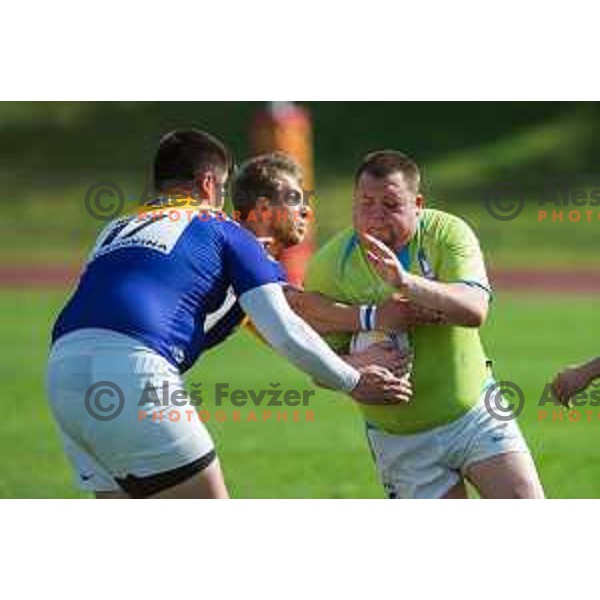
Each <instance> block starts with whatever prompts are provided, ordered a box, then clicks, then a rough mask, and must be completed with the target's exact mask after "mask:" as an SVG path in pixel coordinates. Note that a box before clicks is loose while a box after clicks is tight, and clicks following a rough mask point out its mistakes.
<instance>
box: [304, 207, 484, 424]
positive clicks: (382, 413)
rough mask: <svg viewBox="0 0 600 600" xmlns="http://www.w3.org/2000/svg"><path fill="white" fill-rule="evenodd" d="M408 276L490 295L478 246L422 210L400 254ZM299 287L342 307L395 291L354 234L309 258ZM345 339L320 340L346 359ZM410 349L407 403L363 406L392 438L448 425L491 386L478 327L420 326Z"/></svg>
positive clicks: (469, 234) (442, 216) (450, 219)
mask: <svg viewBox="0 0 600 600" xmlns="http://www.w3.org/2000/svg"><path fill="white" fill-rule="evenodd" d="M398 257H399V259H400V260H401V262H402V264H403V266H404V267H405V269H407V270H408V271H410V272H411V273H414V274H417V275H420V276H422V277H427V278H429V279H434V280H437V281H440V282H443V283H458V282H462V283H466V284H469V285H474V286H479V287H481V288H483V289H484V290H486V291H488V292H489V293H491V292H490V288H489V283H488V279H487V275H486V272H485V265H484V261H483V256H482V253H481V249H480V247H479V242H478V240H477V237H476V236H475V234H474V233H473V231H472V230H471V228H470V227H469V226H468V225H467V224H466V223H465V222H464V221H463V220H461V219H460V218H458V217H456V216H454V215H450V214H448V213H445V212H442V211H439V210H432V209H425V210H424V211H423V213H422V215H421V218H420V222H419V227H418V229H417V232H416V233H415V235H414V237H413V239H412V240H411V241H410V243H409V244H408V245H407V246H406V247H405V248H403V249H402V251H401V252H399V254H398ZM305 287H306V289H307V290H308V291H316V292H321V293H322V294H325V295H327V296H329V297H330V298H333V299H335V300H337V301H339V302H343V303H346V304H375V303H377V304H379V303H381V302H383V301H385V300H386V299H387V298H389V297H390V296H391V295H392V294H393V293H395V292H397V290H395V289H394V288H393V287H391V286H390V285H388V284H387V283H386V282H385V281H383V280H382V279H381V277H380V276H379V275H378V274H377V272H376V271H375V270H374V269H373V267H372V266H371V264H370V263H369V262H368V260H367V258H366V256H365V254H364V252H363V249H362V247H361V245H360V243H359V240H358V237H357V235H356V233H355V231H354V230H353V229H347V230H345V231H342V232H341V233H339V234H338V235H336V236H335V237H334V238H333V239H332V240H331V241H330V242H328V243H327V244H326V245H325V246H324V247H323V248H321V250H320V251H319V252H318V253H317V254H316V255H315V256H314V258H313V259H312V261H311V263H310V266H309V270H308V274H307V278H306V282H305ZM351 337H352V336H351V334H335V335H329V336H326V339H327V341H328V342H329V343H330V345H331V346H332V347H333V348H334V349H335V350H336V351H337V352H340V353H347V351H348V347H349V342H350V339H351ZM410 341H411V345H412V348H413V351H414V365H413V374H412V383H413V392H414V395H413V400H412V402H411V403H410V404H409V405H402V406H365V405H361V409H362V411H363V413H364V417H365V419H366V420H367V421H368V422H369V423H371V424H373V425H375V426H376V427H379V428H381V429H383V430H385V431H388V432H390V433H399V434H408V433H416V432H419V431H425V430H428V429H432V428H434V427H438V426H440V425H444V424H446V423H449V422H451V421H453V420H455V419H457V418H458V417H460V416H461V415H463V414H464V413H465V412H467V411H468V410H469V409H470V408H471V407H472V406H474V405H475V404H476V403H477V402H478V400H479V398H480V396H481V393H482V391H483V390H484V389H485V387H486V385H488V384H489V380H490V378H489V373H488V368H487V364H486V363H487V360H486V356H485V353H484V351H483V347H482V345H481V341H480V339H479V331H478V330H477V329H476V328H467V327H456V326H447V325H421V326H418V327H415V328H414V329H413V331H412V332H411V333H410Z"/></svg>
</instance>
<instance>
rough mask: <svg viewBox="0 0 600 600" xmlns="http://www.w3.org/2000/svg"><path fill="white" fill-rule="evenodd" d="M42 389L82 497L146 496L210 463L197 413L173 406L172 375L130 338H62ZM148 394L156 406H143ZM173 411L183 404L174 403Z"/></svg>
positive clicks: (96, 334)
mask: <svg viewBox="0 0 600 600" xmlns="http://www.w3.org/2000/svg"><path fill="white" fill-rule="evenodd" d="M47 385H48V394H49V397H50V404H51V407H52V411H53V413H54V416H55V418H56V420H57V422H58V425H59V428H60V432H61V434H62V437H63V441H64V447H65V451H66V453H67V455H68V457H69V458H70V460H71V462H72V464H73V467H74V469H75V471H76V473H77V476H78V483H79V485H80V487H82V488H83V489H85V490H89V491H98V492H102V491H116V490H124V491H126V492H127V493H128V494H129V495H130V496H133V497H145V496H150V495H152V494H155V493H157V492H159V491H162V490H163V489H166V488H168V487H171V486H173V485H176V484H177V483H180V482H182V481H184V480H185V479H187V478H189V477H190V476H192V475H194V474H196V473H197V472H199V471H201V470H202V469H204V468H206V466H208V464H210V463H211V462H212V460H213V459H214V457H215V453H214V446H213V442H212V440H211V437H210V435H209V433H208V431H207V430H206V428H205V427H204V425H203V424H202V422H201V421H200V419H199V418H198V415H197V413H196V410H194V407H193V406H190V405H189V404H188V403H187V402H186V403H185V405H184V406H176V405H175V404H173V403H172V397H173V392H174V391H176V390H181V391H183V390H184V385H183V381H182V380H181V377H180V375H179V373H178V371H177V369H176V368H175V367H173V366H172V365H171V364H170V363H169V362H168V361H167V360H166V359H165V358H163V357H162V356H160V355H158V354H157V353H156V352H154V351H152V350H151V349H149V348H148V347H146V346H144V345H143V344H142V343H141V342H139V341H137V340H135V339H133V338H130V337H128V336H125V335H122V334H119V333H116V332H111V331H106V330H101V329H82V330H79V331H76V332H73V333H70V334H67V335H65V336H63V337H61V338H60V339H58V340H57V342H56V343H55V344H54V346H53V348H52V351H51V354H50V359H49V364H48V380H47ZM148 385H151V386H153V388H149V387H147V386H148ZM163 386H166V389H167V390H168V393H167V394H164V393H163V390H164V389H165V388H164V387H163ZM145 389H146V390H147V391H148V390H151V389H155V390H156V392H157V393H156V395H152V398H153V402H144V401H143V400H144V399H146V400H147V399H148V398H149V397H150V395H149V394H147V395H146V396H144V395H143V394H144V390H145ZM165 398H166V401H165ZM140 399H142V404H141V405H140ZM157 400H158V401H157ZM176 404H182V402H181V401H180V400H178V399H177V398H176Z"/></svg>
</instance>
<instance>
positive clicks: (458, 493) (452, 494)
mask: <svg viewBox="0 0 600 600" xmlns="http://www.w3.org/2000/svg"><path fill="white" fill-rule="evenodd" d="M468 497H469V496H468V494H467V486H466V485H465V480H464V479H463V478H462V477H461V479H460V481H459V482H458V483H457V484H456V485H453V486H452V487H451V488H450V489H449V490H448V491H447V492H446V493H445V494H444V495H443V496H442V500H466V499H467V498H468Z"/></svg>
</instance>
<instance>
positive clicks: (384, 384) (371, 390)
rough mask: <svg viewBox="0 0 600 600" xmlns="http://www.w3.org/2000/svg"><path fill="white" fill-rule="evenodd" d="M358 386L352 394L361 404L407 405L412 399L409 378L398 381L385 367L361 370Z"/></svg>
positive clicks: (371, 366) (371, 367)
mask: <svg viewBox="0 0 600 600" xmlns="http://www.w3.org/2000/svg"><path fill="white" fill-rule="evenodd" d="M359 371H360V379H359V381H358V385H357V386H356V387H355V388H354V389H353V390H352V392H350V395H351V396H352V398H354V400H356V401H357V402H359V403H360V404H384V405H390V404H406V403H408V402H410V399H411V397H412V386H411V384H410V381H409V380H408V378H405V379H398V378H397V377H395V376H394V375H393V374H392V373H390V371H388V370H387V369H384V368H383V367H378V366H376V365H370V366H367V367H363V368H360V369H359Z"/></svg>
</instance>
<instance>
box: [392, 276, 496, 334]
mask: <svg viewBox="0 0 600 600" xmlns="http://www.w3.org/2000/svg"><path fill="white" fill-rule="evenodd" d="M402 292H403V293H404V295H405V296H406V297H407V298H408V299H409V300H410V301H412V302H414V303H415V304H417V305H419V306H422V307H424V308H426V309H429V310H431V311H437V312H438V313H440V314H441V315H443V317H444V318H445V319H447V322H448V324H451V325H460V326H462V327H480V326H481V325H483V323H484V322H485V319H486V317H487V298H486V297H485V294H486V292H484V291H483V290H480V289H479V288H473V287H470V286H467V285H465V284H456V283H440V282H438V281H431V280H430V279H426V278H425V277H419V276H418V275H413V274H407V275H406V278H405V281H404V285H403V286H402Z"/></svg>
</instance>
